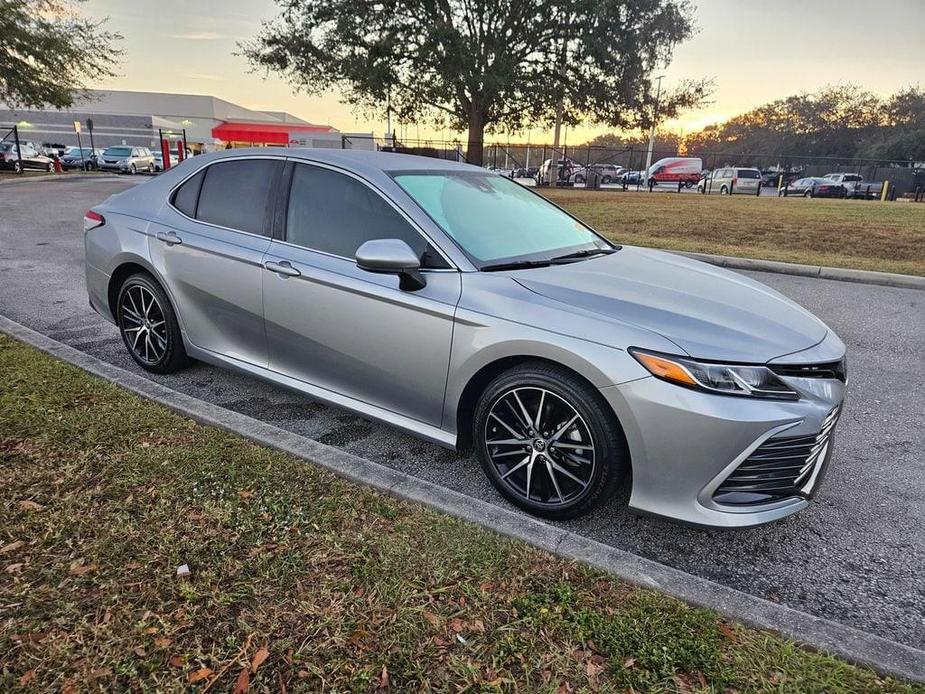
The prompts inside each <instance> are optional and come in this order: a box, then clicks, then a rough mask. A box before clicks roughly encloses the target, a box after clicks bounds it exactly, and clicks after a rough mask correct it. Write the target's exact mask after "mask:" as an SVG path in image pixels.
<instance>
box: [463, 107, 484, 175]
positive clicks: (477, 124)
mask: <svg viewBox="0 0 925 694" xmlns="http://www.w3.org/2000/svg"><path fill="white" fill-rule="evenodd" d="M484 139H485V113H484V112H483V111H482V106H481V104H479V102H478V100H477V99H473V100H472V107H471V108H470V110H469V144H468V146H467V147H466V162H468V163H469V164H475V165H476V166H481V165H482V145H483V143H484Z"/></svg>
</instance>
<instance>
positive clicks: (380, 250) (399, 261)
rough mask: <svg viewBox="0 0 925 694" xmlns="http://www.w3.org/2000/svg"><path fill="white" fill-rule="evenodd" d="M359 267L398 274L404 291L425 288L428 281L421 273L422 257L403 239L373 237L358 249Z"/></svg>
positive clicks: (399, 283) (385, 273) (370, 270)
mask: <svg viewBox="0 0 925 694" xmlns="http://www.w3.org/2000/svg"><path fill="white" fill-rule="evenodd" d="M355 257H356V261H357V267H358V268H360V269H361V270H366V271H367V272H376V273H379V274H383V275H398V286H399V288H401V289H402V290H404V291H407V292H413V291H417V290H418V289H423V288H424V287H425V286H426V285H427V282H426V280H425V279H424V276H423V275H422V274H421V259H420V258H419V257H418V256H417V255H416V254H415V252H414V251H413V250H411V246H409V245H408V244H407V243H405V242H404V241H402V240H401V239H373V240H372V241H367V242H366V243H364V244H363V245H362V246H360V247H359V248H358V249H357V252H356V256H355Z"/></svg>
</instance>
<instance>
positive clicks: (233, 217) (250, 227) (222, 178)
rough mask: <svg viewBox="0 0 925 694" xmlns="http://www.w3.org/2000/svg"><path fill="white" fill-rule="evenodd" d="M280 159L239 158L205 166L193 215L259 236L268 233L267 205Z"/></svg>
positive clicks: (280, 164) (267, 234) (270, 198)
mask: <svg viewBox="0 0 925 694" xmlns="http://www.w3.org/2000/svg"><path fill="white" fill-rule="evenodd" d="M281 167H282V161H279V160H273V159H238V160H233V161H222V162H218V163H215V164H212V165H210V166H209V167H207V168H206V170H205V178H204V179H203V181H202V185H201V189H200V192H199V203H198V205H197V206H196V219H198V220H199V221H202V222H207V223H209V224H216V225H218V226H221V227H227V228H229V229H237V230H238V231H246V232H248V233H250V234H259V235H261V236H270V235H271V225H270V222H269V215H268V211H269V205H270V202H271V200H272V195H271V193H272V189H273V182H274V178H275V176H276V173H277V171H278V170H279V169H280V168H281Z"/></svg>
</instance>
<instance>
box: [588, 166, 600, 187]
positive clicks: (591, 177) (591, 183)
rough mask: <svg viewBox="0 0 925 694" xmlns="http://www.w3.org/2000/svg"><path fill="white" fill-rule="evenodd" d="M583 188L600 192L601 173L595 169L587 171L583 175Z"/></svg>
mask: <svg viewBox="0 0 925 694" xmlns="http://www.w3.org/2000/svg"><path fill="white" fill-rule="evenodd" d="M585 188H586V189H589V190H600V188H601V172H600V171H598V170H597V169H588V171H587V173H585Z"/></svg>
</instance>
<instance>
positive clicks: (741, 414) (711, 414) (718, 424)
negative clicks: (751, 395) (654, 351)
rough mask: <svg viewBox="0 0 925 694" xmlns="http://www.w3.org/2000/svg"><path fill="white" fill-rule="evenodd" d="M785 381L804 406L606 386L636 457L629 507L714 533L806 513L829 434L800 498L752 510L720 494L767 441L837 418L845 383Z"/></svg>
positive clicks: (811, 432) (658, 386) (668, 387)
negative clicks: (725, 482) (722, 487)
mask: <svg viewBox="0 0 925 694" xmlns="http://www.w3.org/2000/svg"><path fill="white" fill-rule="evenodd" d="M835 339H836V340H837V338H835ZM839 344H840V343H839ZM785 380H787V382H788V383H790V384H791V385H792V386H793V387H795V388H797V389H798V390H799V391H800V393H801V398H800V399H799V400H796V401H785V400H759V399H746V398H742V397H735V396H727V395H715V394H711V393H705V392H700V391H695V390H689V389H686V388H682V387H680V386H676V385H673V384H671V383H666V382H665V381H661V380H658V379H656V378H654V377H647V378H642V379H639V380H636V381H631V382H629V383H624V384H622V385H618V386H609V387H607V388H602V389H601V392H602V394H603V395H604V397H605V398H606V399H607V400H608V402H609V403H610V405H611V406H612V407H613V409H614V411H615V412H616V414H617V417H618V418H619V420H620V423H621V424H622V426H623V430H624V433H625V434H626V439H627V444H628V446H629V450H630V455H631V458H632V471H633V472H632V474H633V489H632V494H631V496H630V504H629V505H630V508H632V509H634V510H636V511H640V512H644V513H652V514H656V515H660V516H667V517H670V518H673V519H676V520H680V521H683V522H686V523H691V524H694V525H704V526H714V527H745V526H750V525H759V524H761V523H768V522H770V521H774V520H778V519H780V518H783V517H785V516H788V515H790V514H792V513H795V512H797V511H799V510H801V509H803V508H805V507H806V506H807V505H808V503H809V498H810V497H811V496H812V494H813V493H814V492H815V491H816V490H817V489H818V486H819V483H820V481H821V479H822V473H823V471H824V470H825V468H826V466H827V464H828V461H829V459H830V458H831V455H832V448H833V444H834V441H833V439H832V437H831V433H832V432H831V431H829V432H828V434H829V435H828V436H827V437H826V441H825V446H824V448H823V447H822V446H820V447H819V449H818V452H817V455H816V457H815V458H813V460H811V461H810V462H811V465H810V469H809V470H808V472H807V474H806V476H805V477H803V478H801V480H800V485H799V487H800V488H799V492H798V493H795V494H794V495H792V496H787V497H786V498H778V499H775V500H773V501H770V502H767V503H752V504H741V503H740V504H728V503H723V501H722V499H723V495H722V494H719V493H718V492H721V491H722V489H721V485H722V484H723V483H724V481H726V480H727V478H729V476H730V475H731V474H732V473H733V472H734V471H736V470H737V469H738V468H739V466H740V465H741V464H742V463H743V462H745V461H746V460H748V459H749V456H751V455H752V454H753V453H755V451H756V450H757V449H758V448H759V447H761V446H762V445H763V444H765V443H766V442H768V441H771V442H772V443H773V441H774V440H776V439H778V438H784V437H787V438H789V437H815V436H817V435H819V434H820V432H822V431H823V429H824V427H826V425H827V424H828V423H829V420H830V419H831V418H832V415H833V411H835V413H836V415H835V416H837V408H840V406H841V404H842V401H843V399H844V383H842V382H841V381H839V380H836V379H818V378H789V377H788V378H786V379H785ZM830 429H834V422H833V423H832V427H830ZM758 455H759V457H760V455H761V453H760V452H759V454H758ZM727 498H728V497H727Z"/></svg>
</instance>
